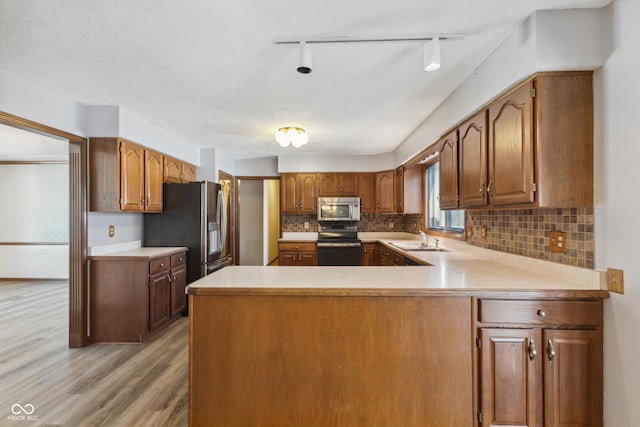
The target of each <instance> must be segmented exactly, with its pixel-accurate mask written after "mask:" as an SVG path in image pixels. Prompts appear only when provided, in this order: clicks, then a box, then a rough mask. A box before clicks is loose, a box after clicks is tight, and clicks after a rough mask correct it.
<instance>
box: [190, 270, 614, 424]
mask: <svg viewBox="0 0 640 427" xmlns="http://www.w3.org/2000/svg"><path fill="white" fill-rule="evenodd" d="M345 280H347V281H348V280H349V278H345ZM233 291H234V289H233V287H231V288H228V289H220V290H216V289H211V288H209V289H205V288H202V289H192V290H191V293H190V307H191V312H190V316H191V317H190V324H191V336H190V367H189V369H190V382H189V387H190V388H189V425H190V426H192V427H196V426H207V425H210V424H211V420H216V423H218V424H219V425H226V426H249V425H251V426H254V425H261V426H276V425H277V426H284V425H288V426H312V425H318V426H344V427H352V426H357V427H359V426H367V427H368V426H406V427H417V426H455V427H489V426H510V427H516V426H520V427H524V426H527V427H543V426H546V427H555V426H558V427H560V426H589V427H591V426H602V399H603V391H602V299H598V297H597V296H594V293H593V292H592V293H590V294H589V295H588V296H584V297H579V296H573V297H571V298H573V299H563V298H569V297H564V296H563V297H558V296H557V293H556V294H555V295H554V293H553V291H551V292H544V291H534V292H527V293H528V294H530V295H531V294H535V297H531V298H530V299H508V298H518V297H520V296H521V297H522V298H529V296H524V295H523V294H522V293H519V292H494V291H483V292H480V293H474V292H457V291H451V290H449V291H446V290H445V291H441V292H440V291H437V290H435V289H434V290H433V291H426V292H424V293H423V294H421V295H416V294H415V292H411V295H410V296H408V295H407V296H404V295H401V294H399V292H401V291H399V290H398V289H395V288H394V292H395V293H396V295H395V296H390V295H388V294H386V293H385V292H386V290H381V293H380V294H379V295H377V294H375V293H374V292H372V291H371V290H364V291H359V290H357V289H347V288H345V289H340V290H337V291H335V292H332V291H331V290H327V289H323V290H321V291H320V292H319V290H318V289H309V290H308V291H306V290H305V288H300V289H295V290H293V291H291V290H287V289H268V290H260V289H254V290H251V291H247V290H246V289H240V292H239V293H238V294H234V293H233ZM229 292H231V293H229ZM561 293H563V294H566V292H564V291H561ZM587 293H589V292H587ZM478 294H480V296H478ZM496 294H497V295H500V296H501V297H502V298H507V299H500V297H499V296H492V295H496ZM519 294H520V295H519ZM578 294H579V292H574V295H578ZM505 296H506V297H505ZM535 298H539V299H535ZM581 298H582V299H581Z"/></svg>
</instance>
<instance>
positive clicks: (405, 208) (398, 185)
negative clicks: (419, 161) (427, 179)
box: [394, 165, 424, 214]
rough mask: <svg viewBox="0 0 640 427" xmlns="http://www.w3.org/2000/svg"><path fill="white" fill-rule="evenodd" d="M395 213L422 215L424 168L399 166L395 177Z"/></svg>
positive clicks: (420, 166) (419, 166)
mask: <svg viewBox="0 0 640 427" xmlns="http://www.w3.org/2000/svg"><path fill="white" fill-rule="evenodd" d="M394 199H395V206H396V212H398V213H406V214H421V213H424V168H423V166H422V165H416V166H412V167H409V168H407V167H404V166H400V167H399V168H397V169H396V176H395V194H394Z"/></svg>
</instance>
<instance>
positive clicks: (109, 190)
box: [89, 138, 163, 212]
mask: <svg viewBox="0 0 640 427" xmlns="http://www.w3.org/2000/svg"><path fill="white" fill-rule="evenodd" d="M162 169H163V159H162V154H160V153H157V152H155V151H153V150H148V149H146V148H144V147H141V146H139V145H137V144H134V143H132V142H130V141H127V140H125V139H122V138H91V140H90V143H89V173H90V180H89V181H90V194H89V209H90V210H92V211H98V212H161V211H162Z"/></svg>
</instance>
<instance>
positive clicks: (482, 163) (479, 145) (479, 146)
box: [458, 110, 487, 208]
mask: <svg viewBox="0 0 640 427" xmlns="http://www.w3.org/2000/svg"><path fill="white" fill-rule="evenodd" d="M458 170H459V175H458V176H459V180H458V183H459V196H460V198H459V207H461V208H467V207H474V206H486V205H487V191H486V188H487V112H486V110H482V111H481V112H479V113H478V114H476V115H475V116H473V117H471V118H470V119H468V120H466V121H465V122H464V123H462V124H461V125H460V127H459V128H458Z"/></svg>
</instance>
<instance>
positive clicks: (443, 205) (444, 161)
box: [438, 130, 458, 209]
mask: <svg viewBox="0 0 640 427" xmlns="http://www.w3.org/2000/svg"><path fill="white" fill-rule="evenodd" d="M439 144H440V160H439V163H440V194H439V195H438V200H439V201H440V209H455V208H457V207H458V132H457V131H455V130H454V131H453V132H451V133H449V134H448V135H446V136H445V137H443V138H442V139H441V140H440V143H439Z"/></svg>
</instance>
